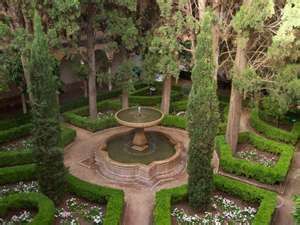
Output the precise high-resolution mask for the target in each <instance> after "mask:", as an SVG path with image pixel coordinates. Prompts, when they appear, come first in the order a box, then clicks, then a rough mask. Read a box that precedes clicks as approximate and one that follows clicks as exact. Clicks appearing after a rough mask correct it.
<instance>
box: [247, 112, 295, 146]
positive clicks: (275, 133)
mask: <svg viewBox="0 0 300 225" xmlns="http://www.w3.org/2000/svg"><path fill="white" fill-rule="evenodd" d="M250 124H251V126H252V127H253V128H254V129H256V130H257V131H258V132H260V133H262V134H263V135H265V136H266V137H268V138H270V139H273V140H276V141H282V142H286V143H290V144H296V143H297V140H298V138H300V122H296V123H295V124H294V127H293V129H292V130H291V131H290V132H288V131H285V130H282V129H280V128H277V127H273V126H271V125H270V124H268V123H267V122H265V121H263V120H262V119H261V118H260V117H259V112H258V109H253V110H252V112H251V116H250Z"/></svg>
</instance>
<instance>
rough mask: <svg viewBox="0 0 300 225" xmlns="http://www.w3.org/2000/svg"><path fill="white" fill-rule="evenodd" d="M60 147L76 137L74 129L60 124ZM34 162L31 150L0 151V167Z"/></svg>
mask: <svg viewBox="0 0 300 225" xmlns="http://www.w3.org/2000/svg"><path fill="white" fill-rule="evenodd" d="M61 129H62V132H61V140H60V144H59V146H60V147H65V146H67V145H68V144H70V143H71V142H72V141H73V140H74V139H75V137H76V131H75V130H73V129H71V128H67V127H64V126H62V128H61ZM30 163H34V159H33V155H32V150H22V149H18V150H15V151H0V167H8V166H16V165H22V164H30Z"/></svg>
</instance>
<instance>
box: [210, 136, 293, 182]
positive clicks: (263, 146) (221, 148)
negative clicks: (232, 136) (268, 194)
mask: <svg viewBox="0 0 300 225" xmlns="http://www.w3.org/2000/svg"><path fill="white" fill-rule="evenodd" d="M246 141H247V142H249V143H251V144H252V145H254V146H255V147H256V148H257V149H259V150H262V151H267V152H271V153H274V154H277V155H279V159H278V161H277V163H276V164H275V165H274V166H272V167H266V166H264V165H262V164H259V163H255V162H252V161H248V160H244V159H239V158H236V157H235V156H234V154H233V151H232V149H231V148H230V145H229V144H227V143H226V140H225V137H224V136H218V137H216V147H217V150H218V152H219V156H220V166H221V168H222V169H223V170H224V171H225V172H228V173H233V174H236V175H241V176H246V177H248V178H253V179H255V180H257V181H260V182H262V183H267V184H275V183H279V182H282V181H284V180H285V177H286V175H287V173H288V170H289V167H290V164H291V161H292V159H293V154H294V148H293V146H291V145H287V144H283V143H278V142H275V141H272V140H268V139H266V138H263V137H261V136H258V135H256V134H254V133H250V132H245V133H241V134H240V136H239V143H243V142H246Z"/></svg>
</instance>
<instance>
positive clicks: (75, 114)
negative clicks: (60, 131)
mask: <svg viewBox="0 0 300 225" xmlns="http://www.w3.org/2000/svg"><path fill="white" fill-rule="evenodd" d="M97 108H98V110H100V111H101V110H107V109H115V110H118V109H120V108H121V103H120V101H116V100H113V101H112V100H110V101H109V100H106V101H102V102H99V103H97ZM87 114H88V107H87V106H85V107H81V108H78V109H75V110H72V111H69V112H66V113H64V114H63V116H64V118H65V120H66V121H67V122H69V123H71V124H73V125H75V126H77V127H81V128H84V129H87V130H89V131H92V132H96V131H100V130H103V129H107V128H110V127H114V126H117V125H118V123H117V121H116V120H115V118H114V116H105V117H104V118H100V119H96V120H93V119H90V118H89V117H88V116H86V115H87Z"/></svg>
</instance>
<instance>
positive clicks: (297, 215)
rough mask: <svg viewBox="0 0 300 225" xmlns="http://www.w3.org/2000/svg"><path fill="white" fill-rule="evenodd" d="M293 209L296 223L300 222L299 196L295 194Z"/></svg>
mask: <svg viewBox="0 0 300 225" xmlns="http://www.w3.org/2000/svg"><path fill="white" fill-rule="evenodd" d="M294 202H295V211H294V219H295V222H296V225H297V224H300V196H299V195H297V196H295V200H294Z"/></svg>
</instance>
